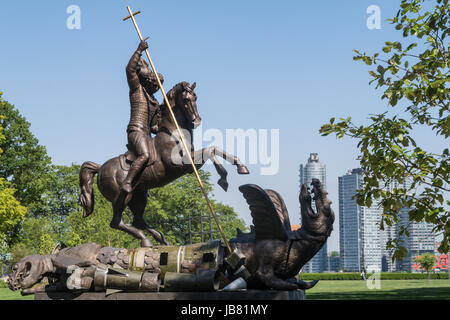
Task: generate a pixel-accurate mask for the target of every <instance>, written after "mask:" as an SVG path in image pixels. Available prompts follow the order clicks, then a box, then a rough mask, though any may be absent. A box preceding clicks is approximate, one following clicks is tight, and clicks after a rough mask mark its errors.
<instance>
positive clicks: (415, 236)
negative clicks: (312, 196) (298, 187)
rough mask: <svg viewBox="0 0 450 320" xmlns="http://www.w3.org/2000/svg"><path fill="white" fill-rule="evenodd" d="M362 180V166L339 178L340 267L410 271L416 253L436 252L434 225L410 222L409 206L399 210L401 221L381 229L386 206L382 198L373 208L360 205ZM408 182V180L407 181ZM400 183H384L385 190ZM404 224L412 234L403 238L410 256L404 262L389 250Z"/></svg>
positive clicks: (352, 269)
mask: <svg viewBox="0 0 450 320" xmlns="http://www.w3.org/2000/svg"><path fill="white" fill-rule="evenodd" d="M362 182H363V173H362V170H361V169H353V170H350V171H349V172H348V173H347V174H346V175H344V176H341V177H339V247H340V258H341V268H342V269H343V270H344V271H362V269H363V268H365V269H373V270H380V271H388V272H393V271H396V270H404V271H409V272H411V270H412V263H411V261H412V260H413V257H414V256H415V255H416V253H419V254H421V253H423V252H427V251H428V252H433V249H434V242H435V237H434V236H433V235H432V233H431V229H432V225H430V224H428V223H425V222H420V223H417V222H411V221H409V216H408V211H409V208H403V209H401V210H400V212H399V217H400V223H399V224H397V225H394V226H385V228H384V230H380V221H381V215H382V214H383V208H382V207H381V206H380V205H379V204H380V203H379V201H373V203H372V206H371V207H370V208H367V207H362V206H359V205H358V204H357V203H356V200H355V199H352V198H353V196H354V195H355V194H356V190H357V189H360V188H361V186H362ZM405 183H407V182H405ZM397 187H398V185H396V184H395V185H394V184H385V188H386V189H393V188H397ZM401 225H404V226H408V230H409V232H410V237H402V240H403V241H404V243H403V246H405V248H406V249H407V250H408V256H407V257H406V258H405V259H403V261H402V262H397V263H395V264H394V263H392V255H393V252H392V250H391V249H389V250H388V249H386V244H387V242H388V241H389V240H390V239H393V238H396V237H397V235H398V232H399V228H400V226H401Z"/></svg>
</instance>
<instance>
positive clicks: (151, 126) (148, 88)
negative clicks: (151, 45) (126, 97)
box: [122, 41, 164, 193]
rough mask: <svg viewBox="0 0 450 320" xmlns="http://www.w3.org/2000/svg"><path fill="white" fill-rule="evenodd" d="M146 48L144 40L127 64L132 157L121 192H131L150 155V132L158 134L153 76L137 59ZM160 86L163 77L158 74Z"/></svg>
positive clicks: (145, 63) (143, 63)
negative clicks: (133, 155)
mask: <svg viewBox="0 0 450 320" xmlns="http://www.w3.org/2000/svg"><path fill="white" fill-rule="evenodd" d="M147 48H148V44H147V42H146V41H141V43H140V44H139V47H138V49H137V50H136V52H135V53H134V54H133V56H132V57H131V59H130V62H129V63H128V65H127V68H126V72H127V80H128V86H129V88H130V104H131V115H130V122H129V124H128V128H127V134H128V148H129V150H130V151H132V152H134V153H135V154H136V160H135V161H133V164H132V165H131V168H130V171H129V172H128V175H127V177H126V178H125V180H124V181H123V183H122V190H123V191H125V192H127V193H131V192H132V190H133V186H132V185H133V180H134V179H135V178H136V176H137V175H138V174H139V173H140V172H141V170H143V169H144V168H145V165H146V164H147V162H148V161H149V160H151V159H150V157H151V156H152V153H151V152H150V150H149V144H148V143H149V139H151V135H150V132H151V133H156V132H157V131H158V118H159V103H158V100H156V99H155V97H154V96H153V94H155V93H156V92H157V91H158V90H159V86H158V82H157V79H156V76H155V74H154V73H153V72H152V71H151V70H150V68H149V66H148V64H147V62H146V61H145V60H144V59H142V58H141V56H142V52H144V51H145V50H146V49H147ZM158 77H159V79H160V81H161V83H163V82H164V78H163V76H162V75H161V74H159V73H158Z"/></svg>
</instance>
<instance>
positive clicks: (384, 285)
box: [306, 280, 450, 300]
mask: <svg viewBox="0 0 450 320" xmlns="http://www.w3.org/2000/svg"><path fill="white" fill-rule="evenodd" d="M306 299H307V300H323V299H333V300H416V299H433V300H440V299H446V300H449V299H450V280H431V281H430V282H427V280H381V281H380V289H372V290H371V289H369V288H368V287H367V282H366V281H362V280H321V281H319V283H317V285H316V286H315V287H314V288H312V289H310V290H307V291H306Z"/></svg>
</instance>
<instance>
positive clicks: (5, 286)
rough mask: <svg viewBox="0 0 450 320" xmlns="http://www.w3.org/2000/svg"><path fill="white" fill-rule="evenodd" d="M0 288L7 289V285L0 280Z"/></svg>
mask: <svg viewBox="0 0 450 320" xmlns="http://www.w3.org/2000/svg"><path fill="white" fill-rule="evenodd" d="M0 288H8V284H7V283H6V282H5V281H3V280H0Z"/></svg>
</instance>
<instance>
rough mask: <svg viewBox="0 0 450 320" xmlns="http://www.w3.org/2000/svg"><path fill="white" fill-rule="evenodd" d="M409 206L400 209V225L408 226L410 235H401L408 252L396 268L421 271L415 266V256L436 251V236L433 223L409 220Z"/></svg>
mask: <svg viewBox="0 0 450 320" xmlns="http://www.w3.org/2000/svg"><path fill="white" fill-rule="evenodd" d="M408 211H409V208H403V209H402V210H401V211H400V222H399V224H398V225H399V226H400V225H402V226H407V229H408V232H409V237H407V236H406V235H402V236H400V240H402V243H401V244H402V246H404V247H405V248H406V249H407V250H408V254H407V256H406V257H405V258H403V259H402V260H401V261H397V263H396V268H397V269H398V270H401V271H407V272H421V270H419V269H416V268H414V267H413V265H414V264H415V257H417V256H420V255H422V254H423V253H425V252H431V253H434V251H435V242H436V237H435V235H434V234H433V225H432V224H430V223H427V222H425V221H421V222H415V221H409V215H408Z"/></svg>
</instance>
